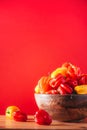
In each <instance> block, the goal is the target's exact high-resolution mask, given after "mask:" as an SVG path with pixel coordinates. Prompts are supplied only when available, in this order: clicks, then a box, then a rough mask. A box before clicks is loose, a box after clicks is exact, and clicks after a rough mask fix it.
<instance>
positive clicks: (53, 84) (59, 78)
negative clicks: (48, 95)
mask: <svg viewBox="0 0 87 130" xmlns="http://www.w3.org/2000/svg"><path fill="white" fill-rule="evenodd" d="M64 82H65V78H64V76H63V75H62V74H59V75H58V76H57V77H55V78H52V79H50V81H49V84H50V86H51V87H52V88H53V89H57V88H58V87H59V85H60V84H61V83H64Z"/></svg>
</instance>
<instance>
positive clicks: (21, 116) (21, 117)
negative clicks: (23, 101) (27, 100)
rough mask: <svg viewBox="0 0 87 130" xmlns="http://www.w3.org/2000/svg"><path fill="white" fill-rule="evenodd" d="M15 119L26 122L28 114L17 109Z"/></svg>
mask: <svg viewBox="0 0 87 130" xmlns="http://www.w3.org/2000/svg"><path fill="white" fill-rule="evenodd" d="M13 119H14V120H15V121H21V122H26V121H27V114H25V113H24V112H22V111H15V112H13Z"/></svg>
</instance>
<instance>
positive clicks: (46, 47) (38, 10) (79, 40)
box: [0, 0, 87, 114]
mask: <svg viewBox="0 0 87 130" xmlns="http://www.w3.org/2000/svg"><path fill="white" fill-rule="evenodd" d="M86 44H87V2H86V0H61V2H60V0H59V1H58V0H52V1H51V0H49V1H48V0H30V1H29V0H23V1H22V0H21V1H19V0H15V1H11V0H0V114H4V112H5V109H6V107H7V106H9V105H17V106H19V107H20V108H21V109H22V110H23V111H25V112H26V113H29V114H33V113H34V112H35V111H36V109H37V106H36V104H35V100H34V87H35V85H36V84H37V81H38V80H39V78H40V77H41V76H42V75H47V74H48V73H50V72H51V71H53V70H54V69H56V68H57V67H59V66H60V65H61V64H62V63H64V62H65V61H70V62H72V63H73V64H75V65H77V66H79V67H80V68H81V69H82V71H83V72H85V73H86V72H87V67H86V66H87V61H86V58H87V48H86V46H87V45H86Z"/></svg>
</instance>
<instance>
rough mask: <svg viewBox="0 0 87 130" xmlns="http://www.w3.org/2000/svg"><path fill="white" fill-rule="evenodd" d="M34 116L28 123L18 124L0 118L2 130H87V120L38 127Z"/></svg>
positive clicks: (2, 117)
mask: <svg viewBox="0 0 87 130" xmlns="http://www.w3.org/2000/svg"><path fill="white" fill-rule="evenodd" d="M33 117H34V116H29V117H28V118H29V120H28V121H27V122H17V121H14V120H9V119H6V117H5V116H4V115H1V116H0V130H87V119H85V120H83V121H81V122H77V123H69V122H58V121H53V122H52V124H51V125H49V126H46V125H38V124H37V123H35V122H34V118H33Z"/></svg>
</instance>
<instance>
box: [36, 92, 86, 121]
mask: <svg viewBox="0 0 87 130" xmlns="http://www.w3.org/2000/svg"><path fill="white" fill-rule="evenodd" d="M35 101H36V104H37V106H38V108H39V109H43V110H46V111H47V112H48V113H49V114H50V115H51V116H52V118H53V120H58V121H77V120H81V119H84V118H85V117H87V95H86V94H84V95H82V94H68V95H59V94H54V95H53V94H35Z"/></svg>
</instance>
